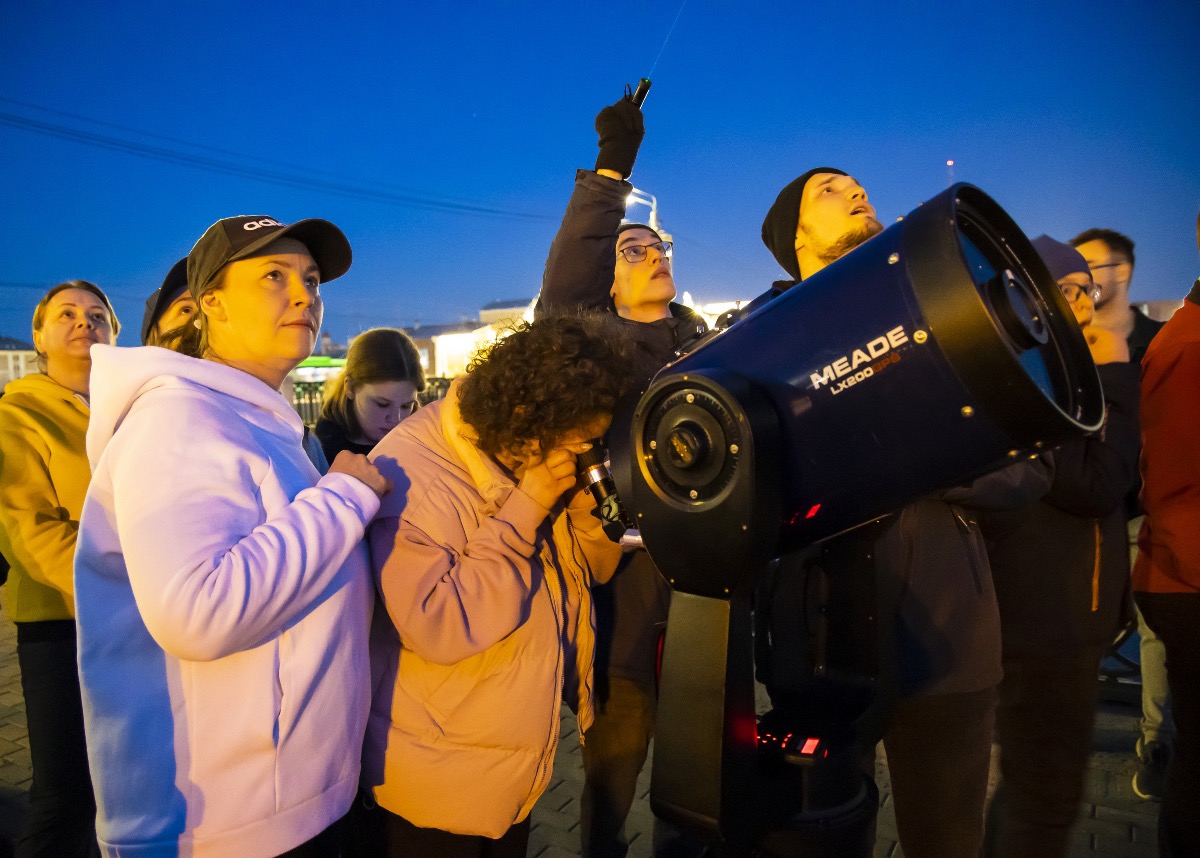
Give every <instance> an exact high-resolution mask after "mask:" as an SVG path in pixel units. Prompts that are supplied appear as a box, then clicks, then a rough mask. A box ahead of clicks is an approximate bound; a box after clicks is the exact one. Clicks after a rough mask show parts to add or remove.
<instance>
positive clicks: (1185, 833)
mask: <svg viewBox="0 0 1200 858" xmlns="http://www.w3.org/2000/svg"><path fill="white" fill-rule="evenodd" d="M1136 598H1137V603H1138V607H1139V608H1141V609H1142V615H1143V616H1144V617H1145V618H1146V622H1147V623H1149V624H1150V627H1151V628H1152V629H1154V631H1155V633H1156V634H1157V635H1158V636H1159V638H1161V639H1162V642H1163V645H1164V646H1165V647H1166V648H1167V685H1168V687H1169V688H1170V689H1171V701H1172V702H1171V705H1172V707H1173V710H1174V714H1175V747H1174V749H1173V750H1172V752H1171V764H1170V767H1169V768H1168V769H1167V783H1166V787H1165V789H1164V792H1163V801H1162V809H1161V810H1160V811H1159V815H1158V854H1159V855H1162V856H1164V858H1184V856H1187V858H1195V856H1197V855H1200V824H1198V823H1197V821H1196V812H1197V811H1196V809H1197V808H1200V593H1137V594H1136Z"/></svg>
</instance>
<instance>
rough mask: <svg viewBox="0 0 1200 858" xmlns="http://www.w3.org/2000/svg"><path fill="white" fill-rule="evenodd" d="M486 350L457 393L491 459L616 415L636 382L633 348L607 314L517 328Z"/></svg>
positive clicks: (544, 445) (548, 443)
mask: <svg viewBox="0 0 1200 858" xmlns="http://www.w3.org/2000/svg"><path fill="white" fill-rule="evenodd" d="M511 331H512V332H511V333H510V334H508V335H507V336H503V337H501V338H500V339H498V340H496V342H494V343H492V344H491V345H489V346H485V347H484V348H483V349H481V350H480V351H479V352H478V353H476V355H475V356H474V358H472V360H471V364H470V366H468V367H467V377H466V378H465V379H463V382H462V385H461V387H460V390H459V393H458V408H459V412H460V413H461V414H462V419H463V420H464V421H465V422H466V423H467V424H468V425H470V426H471V428H473V429H474V430H475V432H476V433H477V434H478V435H479V442H478V443H479V448H480V449H481V450H483V451H484V452H485V453H487V454H488V455H489V456H495V455H497V454H499V453H516V452H519V451H520V450H521V449H522V448H523V447H524V446H525V444H527V443H528V442H530V441H537V442H538V443H539V445H540V447H541V449H542V450H550V449H553V448H554V447H555V446H556V445H557V444H558V442H559V441H560V440H561V439H562V437H563V436H564V435H566V434H568V433H570V432H571V431H573V430H576V429H578V428H580V427H581V426H584V425H585V424H587V423H588V421H590V420H592V419H594V418H596V417H597V416H599V415H601V414H611V413H612V411H613V408H614V407H615V406H616V404H617V401H618V400H619V399H620V398H621V397H622V396H624V395H625V393H627V392H628V391H629V390H630V389H631V388H632V386H633V384H634V383H635V381H636V371H635V368H634V358H633V344H632V342H631V341H630V338H629V334H628V333H627V332H626V330H625V329H624V327H623V326H622V325H621V324H620V323H619V322H618V321H617V320H616V319H615V318H614V317H613V316H611V315H609V314H601V313H597V314H581V315H574V316H548V317H545V318H541V319H538V320H537V321H536V322H532V323H526V322H522V323H519V324H517V325H516V326H514V327H513V328H512V329H511Z"/></svg>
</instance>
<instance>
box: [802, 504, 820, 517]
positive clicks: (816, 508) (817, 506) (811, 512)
mask: <svg viewBox="0 0 1200 858" xmlns="http://www.w3.org/2000/svg"><path fill="white" fill-rule="evenodd" d="M820 511H821V505H820V504H819V503H818V504H813V508H812V509H810V510H809V511H808V515H806V516H804V517H805V518H812V517H813V516H814V515H816V514H817V513H818V512H820Z"/></svg>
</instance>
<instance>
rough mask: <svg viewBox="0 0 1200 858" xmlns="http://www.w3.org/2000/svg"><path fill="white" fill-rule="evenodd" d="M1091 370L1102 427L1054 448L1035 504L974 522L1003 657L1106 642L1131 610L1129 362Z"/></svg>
mask: <svg viewBox="0 0 1200 858" xmlns="http://www.w3.org/2000/svg"><path fill="white" fill-rule="evenodd" d="M1098 369H1099V372H1100V381H1101V383H1102V384H1103V386H1104V399H1105V402H1106V405H1107V411H1106V417H1105V421H1104V426H1103V428H1102V429H1101V430H1100V431H1099V432H1098V433H1096V434H1094V435H1089V436H1087V437H1085V438H1078V439H1076V440H1074V441H1070V442H1068V443H1067V444H1064V445H1063V446H1061V447H1059V448H1058V449H1056V450H1055V451H1054V453H1053V454H1052V455H1053V457H1054V481H1053V483H1052V484H1051V486H1050V491H1049V492H1047V493H1046V496H1045V497H1043V498H1042V499H1041V500H1040V501H1038V502H1037V503H1036V504H1033V505H1032V506H1028V507H1026V508H1024V509H1019V510H1010V511H1006V512H991V513H987V514H985V515H983V516H982V517H981V525H982V527H983V533H984V537H985V538H986V539H987V544H988V555H989V557H990V559H991V564H992V576H993V578H994V579H995V582H996V595H997V597H998V598H999V600H1000V626H1001V631H1002V637H1003V642H1004V654H1005V655H1006V656H1022V655H1031V654H1034V653H1039V652H1054V653H1064V652H1067V651H1069V650H1071V649H1076V648H1079V647H1082V646H1092V645H1096V644H1100V645H1103V644H1107V643H1110V642H1111V641H1112V639H1113V636H1114V635H1115V633H1116V631H1117V629H1118V628H1119V627H1120V625H1121V624H1122V623H1123V622H1124V621H1125V620H1126V619H1127V618H1128V616H1129V613H1130V610H1131V605H1130V601H1129V540H1128V536H1127V533H1126V529H1125V510H1124V506H1123V504H1122V500H1123V498H1124V497H1125V493H1126V492H1127V491H1128V490H1129V487H1130V486H1131V485H1133V482H1134V480H1135V478H1136V476H1137V464H1138V445H1139V437H1138V365H1137V364H1135V363H1111V364H1104V365H1102V366H1100V367H1098Z"/></svg>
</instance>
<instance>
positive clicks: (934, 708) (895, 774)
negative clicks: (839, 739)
mask: <svg viewBox="0 0 1200 858" xmlns="http://www.w3.org/2000/svg"><path fill="white" fill-rule="evenodd" d="M995 714H996V689H995V688H986V689H984V690H982V691H970V692H966V693H963V694H935V695H930V696H927V697H904V698H901V699H900V701H899V702H898V703H897V705H896V712H895V715H894V716H893V718H892V722H891V725H890V726H889V727H888V731H887V734H886V735H885V736H884V737H883V747H884V749H885V750H886V751H887V763H888V773H889V775H890V777H891V782H892V804H893V807H894V808H895V811H896V830H897V831H898V832H899V835H900V846H901V848H903V849H904V855H905V858H973V856H976V855H979V854H980V851H981V849H982V846H983V807H984V802H985V801H986V798H987V781H988V766H989V764H990V762H991V754H992V728H993V725H994V723H995Z"/></svg>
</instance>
